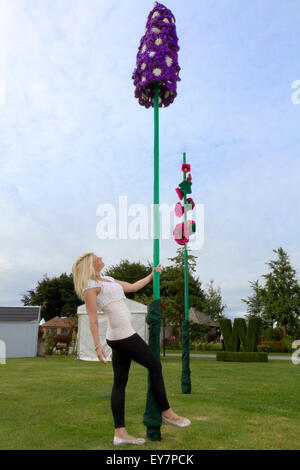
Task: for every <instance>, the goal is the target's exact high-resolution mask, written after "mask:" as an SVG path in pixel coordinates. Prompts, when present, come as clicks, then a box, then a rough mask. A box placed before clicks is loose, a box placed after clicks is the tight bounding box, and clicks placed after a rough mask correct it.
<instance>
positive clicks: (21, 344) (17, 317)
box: [0, 306, 41, 358]
mask: <svg viewBox="0 0 300 470" xmlns="http://www.w3.org/2000/svg"><path fill="white" fill-rule="evenodd" d="M40 309H41V307H40V306H30V307H0V341H2V343H1V344H2V345H5V355H6V357H7V358H10V357H36V355H37V343H38V331H39V321H40Z"/></svg>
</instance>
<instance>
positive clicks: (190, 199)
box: [186, 197, 195, 210]
mask: <svg viewBox="0 0 300 470" xmlns="http://www.w3.org/2000/svg"><path fill="white" fill-rule="evenodd" d="M186 202H187V204H192V210H193V209H194V207H195V203H194V200H193V198H192V197H188V198H187V200H186Z"/></svg>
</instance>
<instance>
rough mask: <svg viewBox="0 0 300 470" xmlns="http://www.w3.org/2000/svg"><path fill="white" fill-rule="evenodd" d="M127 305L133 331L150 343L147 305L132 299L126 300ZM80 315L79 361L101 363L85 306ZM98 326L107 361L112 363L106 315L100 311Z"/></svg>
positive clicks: (79, 312) (81, 306) (82, 307)
mask: <svg viewBox="0 0 300 470" xmlns="http://www.w3.org/2000/svg"><path fill="white" fill-rule="evenodd" d="M125 302H126V305H127V307H128V309H129V311H130V313H131V324H132V327H133V329H134V330H135V331H136V332H137V333H138V334H139V335H140V336H141V337H142V338H143V339H144V340H145V341H146V343H147V342H148V324H147V323H146V315H147V305H144V304H141V303H139V302H135V301H134V300H131V299H127V298H126V299H125ZM77 315H78V334H77V359H81V360H83V361H99V359H98V357H97V355H96V351H95V346H94V340H93V337H92V333H91V329H90V324H89V318H88V315H87V311H86V306H85V304H83V305H80V306H79V307H78V308H77ZM98 326H99V336H100V341H101V344H102V345H103V347H104V350H105V354H106V360H107V361H111V353H112V350H111V348H110V347H109V346H108V344H107V343H106V340H105V336H106V329H107V318H106V315H105V314H104V313H103V312H102V311H101V310H100V311H98Z"/></svg>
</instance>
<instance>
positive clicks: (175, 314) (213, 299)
mask: <svg viewBox="0 0 300 470" xmlns="http://www.w3.org/2000/svg"><path fill="white" fill-rule="evenodd" d="M273 252H274V253H276V254H277V259H275V260H271V261H270V262H268V263H266V264H267V265H268V266H269V273H267V274H263V275H262V276H261V277H262V278H264V279H265V283H264V285H261V284H260V281H259V280H256V281H249V283H250V286H251V288H252V290H253V293H252V295H250V296H248V297H247V299H241V300H242V301H243V302H245V303H246V304H247V314H246V317H248V318H249V317H252V316H257V317H260V318H261V320H262V325H263V327H270V326H271V327H272V326H273V324H274V322H277V326H279V327H281V328H282V329H283V332H284V335H286V334H295V333H296V332H297V331H298V329H299V320H300V285H299V282H298V280H297V278H296V270H295V269H294V268H293V267H292V266H291V264H290V261H289V257H288V255H287V253H286V252H285V251H284V250H283V248H282V247H280V248H279V249H278V250H273ZM196 259H197V257H196V256H195V255H192V254H190V253H189V250H188V283H189V306H190V307H194V308H195V309H196V310H198V311H200V312H203V313H205V314H206V315H208V316H209V317H210V318H211V319H212V320H214V321H218V319H219V318H223V317H224V310H225V309H226V308H227V305H225V304H224V303H223V301H222V295H221V289H220V287H215V286H214V281H213V280H210V282H209V283H207V285H206V288H203V286H202V283H201V281H200V280H199V278H198V277H196V276H195V271H196ZM168 260H169V261H170V262H171V264H170V265H168V266H166V267H165V268H163V272H162V275H161V283H160V295H161V297H160V300H161V313H162V318H163V320H165V322H166V323H167V324H170V325H179V326H180V325H181V323H182V322H183V320H184V247H179V248H178V249H177V251H176V256H175V257H173V258H168ZM151 271H152V263H151V262H150V261H148V262H147V264H142V263H140V262H130V261H129V260H128V259H124V260H121V261H120V263H119V264H117V265H113V266H110V267H108V268H107V269H106V270H105V273H103V274H104V275H108V276H112V277H114V278H115V279H118V280H120V281H122V280H124V281H127V282H130V283H134V282H135V281H137V280H139V279H142V278H143V277H146V276H147V275H148V274H150V273H151ZM126 297H128V298H131V299H133V300H136V301H137V302H142V303H144V304H146V305H148V304H149V303H150V302H151V301H152V283H149V284H148V285H147V286H145V287H144V288H143V289H141V290H140V291H138V292H132V293H127V294H126ZM21 301H22V302H23V304H24V305H40V306H41V317H42V318H44V319H45V321H47V320H50V319H51V318H53V317H55V316H58V317H60V316H66V317H75V316H76V312H77V307H78V306H79V305H81V304H82V301H81V300H80V299H79V298H78V297H77V295H76V293H75V290H74V285H73V276H72V273H71V274H67V273H63V274H61V275H60V276H58V277H53V278H49V277H48V275H47V274H44V276H43V278H42V280H41V281H39V282H38V283H37V286H36V287H35V288H34V289H31V290H28V291H27V293H26V294H24V295H23V297H22V299H21Z"/></svg>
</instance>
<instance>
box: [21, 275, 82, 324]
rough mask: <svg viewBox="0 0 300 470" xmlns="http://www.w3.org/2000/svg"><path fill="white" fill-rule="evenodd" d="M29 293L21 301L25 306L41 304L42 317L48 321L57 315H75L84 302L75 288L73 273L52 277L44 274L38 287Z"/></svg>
mask: <svg viewBox="0 0 300 470" xmlns="http://www.w3.org/2000/svg"><path fill="white" fill-rule="evenodd" d="M27 293H28V294H27V295H26V294H25V295H23V297H22V299H21V302H23V304H24V305H25V306H26V305H40V306H41V317H43V318H44V319H45V320H46V321H48V320H50V319H51V318H53V317H56V316H57V317H60V316H66V317H70V316H72V315H75V314H76V311H77V307H78V305H81V304H82V301H81V300H80V299H78V297H77V295H76V292H75V290H74V285H73V276H72V274H69V275H68V274H66V273H63V274H61V275H60V276H59V277H53V278H52V279H50V278H49V277H48V275H47V274H44V276H43V279H42V280H41V281H39V282H38V284H37V287H36V288H35V289H30V290H28V291H27Z"/></svg>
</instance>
